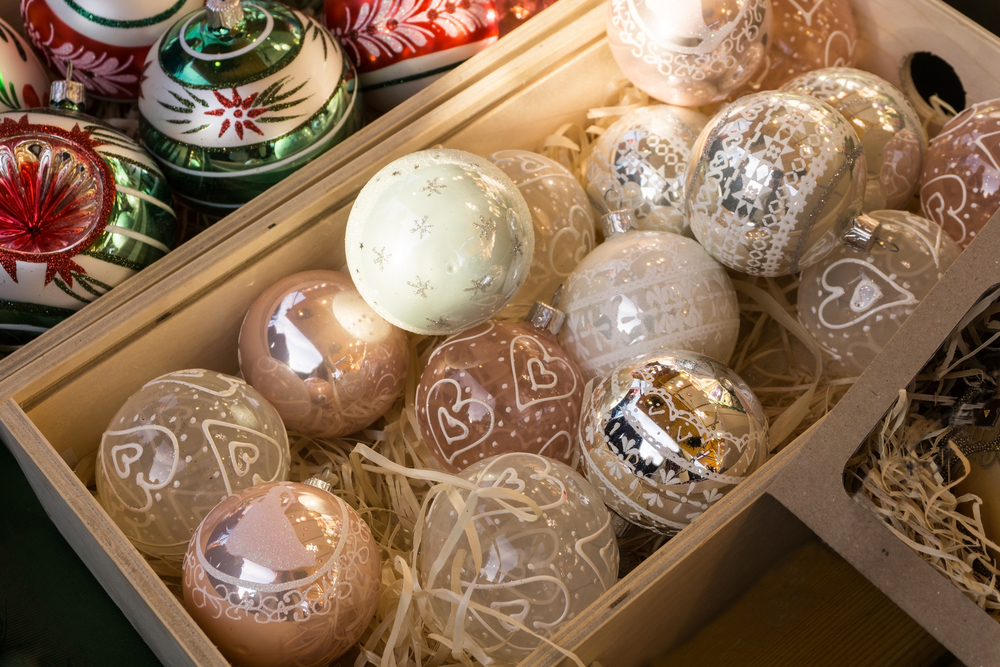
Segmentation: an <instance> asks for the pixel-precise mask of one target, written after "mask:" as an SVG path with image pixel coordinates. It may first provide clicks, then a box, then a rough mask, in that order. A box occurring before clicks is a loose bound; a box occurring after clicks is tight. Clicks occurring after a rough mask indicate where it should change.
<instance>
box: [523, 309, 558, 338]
mask: <svg viewBox="0 0 1000 667" xmlns="http://www.w3.org/2000/svg"><path fill="white" fill-rule="evenodd" d="M524 321H525V322H531V324H533V325H534V326H535V327H537V328H539V329H546V330H548V331H550V332H551V333H552V335H553V336H556V335H558V334H559V331H560V330H561V329H562V326H563V322H565V321H566V313H564V312H563V311H561V310H559V309H558V308H556V307H555V306H550V305H549V304H547V303H543V302H541V301H536V302H535V303H534V305H532V306H531V310H529V311H528V315H527V317H525V318H524Z"/></svg>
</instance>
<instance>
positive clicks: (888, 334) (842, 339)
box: [798, 211, 962, 377]
mask: <svg viewBox="0 0 1000 667" xmlns="http://www.w3.org/2000/svg"><path fill="white" fill-rule="evenodd" d="M870 215H871V217H872V218H875V219H877V220H878V221H879V222H881V223H882V224H881V227H880V228H879V237H880V238H881V239H882V240H883V242H887V243H891V244H894V245H895V246H896V247H897V248H898V251H895V252H893V251H891V250H889V249H887V248H885V247H883V246H882V245H880V244H876V245H875V246H873V247H872V250H871V252H869V253H868V254H866V255H862V254H860V253H858V252H855V251H854V250H851V249H849V248H847V247H840V248H837V249H836V250H834V251H833V252H831V253H830V254H829V255H827V256H826V257H825V258H824V259H823V260H822V261H821V262H819V263H817V264H814V265H812V266H810V267H809V268H807V269H806V270H805V271H803V272H802V275H801V276H800V279H799V280H800V281H799V295H798V311H799V320H800V321H801V322H802V324H803V325H804V326H805V328H806V329H807V330H808V331H809V333H810V334H812V335H813V337H814V338H815V339H816V340H817V341H818V342H819V344H820V345H821V346H822V347H823V349H824V350H825V351H826V352H827V353H828V358H827V359H826V361H825V363H824V369H825V372H826V373H828V374H830V375H833V376H839V377H854V376H858V375H861V373H863V372H864V370H865V368H867V367H868V364H870V363H871V362H872V360H874V359H875V357H876V356H877V355H878V353H879V352H880V351H881V350H882V348H883V347H885V345H886V343H888V342H889V339H890V338H892V336H893V335H894V334H895V333H896V331H898V330H899V328H900V327H901V326H903V322H905V321H906V318H907V317H909V316H910V314H911V313H912V312H913V309H914V308H916V307H917V306H918V305H919V304H920V302H921V301H922V300H923V298H924V297H925V296H927V293H928V292H930V291H931V289H932V288H933V287H934V285H936V284H937V282H938V280H940V279H941V276H943V275H944V273H945V271H947V270H948V267H950V266H951V265H952V264H953V263H954V261H955V260H956V259H958V256H959V254H961V252H962V249H961V247H960V246H959V245H958V244H957V243H956V242H955V241H954V240H953V239H952V238H951V237H950V236H948V235H947V234H946V233H945V232H944V231H943V230H942V228H941V226H940V225H937V224H935V223H933V222H931V221H930V220H927V219H926V218H921V217H920V216H917V215H913V214H911V213H906V212H904V211H873V212H872V213H871V214H870ZM890 247H891V246H890Z"/></svg>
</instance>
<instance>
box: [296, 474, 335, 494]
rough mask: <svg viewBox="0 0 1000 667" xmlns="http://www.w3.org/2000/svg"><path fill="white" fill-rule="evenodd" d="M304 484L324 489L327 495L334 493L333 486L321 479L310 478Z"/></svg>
mask: <svg viewBox="0 0 1000 667" xmlns="http://www.w3.org/2000/svg"><path fill="white" fill-rule="evenodd" d="M302 483H303V484H306V485H308V486H315V487H316V488H317V489H323V490H324V491H326V492H327V493H333V484H330V482H328V481H326V480H324V479H320V478H319V477H310V478H309V479H307V480H306V481H304V482H302Z"/></svg>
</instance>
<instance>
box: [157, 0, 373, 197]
mask: <svg viewBox="0 0 1000 667" xmlns="http://www.w3.org/2000/svg"><path fill="white" fill-rule="evenodd" d="M356 86H357V81H356V74H355V72H354V67H353V66H352V65H351V63H350V62H349V61H348V60H347V58H346V56H345V55H344V54H343V52H342V51H341V49H340V46H339V45H338V44H337V40H335V39H334V38H333V36H332V35H330V33H329V32H328V31H327V30H326V29H325V28H323V26H322V25H320V24H319V23H318V22H316V21H315V20H313V19H311V18H309V17H308V16H306V15H305V14H303V13H301V12H297V11H294V10H292V9H290V8H288V7H285V6H284V5H282V4H280V3H277V2H269V1H268V0H254V1H253V2H249V1H248V2H246V3H245V4H243V5H241V4H240V2H239V0H211V2H210V3H209V6H208V7H207V8H206V9H203V10H198V11H196V12H194V13H192V14H189V15H188V16H186V17H184V18H183V19H181V20H180V21H178V22H177V23H175V24H174V25H173V27H171V28H170V29H169V30H168V31H167V32H166V33H165V34H164V35H163V36H162V37H160V39H159V40H157V42H156V44H154V46H153V48H152V50H151V51H150V53H149V57H148V58H147V59H146V66H145V70H144V78H143V81H142V96H141V97H140V99H139V113H140V125H139V130H140V133H141V135H142V141H143V144H144V145H145V146H146V147H147V148H148V149H149V150H150V152H151V153H153V155H154V156H156V158H157V159H158V160H159V161H160V162H161V163H162V164H163V167H164V170H165V172H166V174H167V178H169V179H170V184H171V186H172V187H173V188H174V190H175V191H176V193H177V194H178V195H179V196H181V197H183V198H184V199H185V200H187V201H188V202H190V203H191V204H192V205H193V206H195V207H196V208H200V209H203V210H206V211H210V212H214V213H219V214H223V213H227V212H229V211H231V210H233V209H235V208H238V207H239V206H241V205H242V204H245V203H246V202H248V201H250V200H251V199H253V198H254V197H256V196H257V195H259V194H260V193H262V192H263V191H264V190H266V189H268V188H269V187H271V186H272V185H274V184H275V183H277V182H279V181H281V180H282V179H283V178H285V177H287V176H288V175H289V174H291V173H293V172H294V171H296V170H297V169H299V168H301V167H302V166H303V165H305V164H307V163H308V162H309V161H311V160H313V159H314V158H316V157H317V156H318V155H320V154H322V153H323V152H324V151H326V150H328V149H329V148H331V147H332V146H334V145H336V144H338V143H339V142H341V141H343V140H344V139H345V138H346V137H347V136H349V135H350V134H352V133H353V132H354V131H355V130H357V129H358V128H360V127H361V101H360V99H359V96H358V91H357V90H356Z"/></svg>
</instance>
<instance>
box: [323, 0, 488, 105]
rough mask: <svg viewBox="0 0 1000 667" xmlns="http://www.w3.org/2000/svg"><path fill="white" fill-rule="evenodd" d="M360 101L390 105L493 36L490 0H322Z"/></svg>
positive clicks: (326, 21) (396, 102)
mask: <svg viewBox="0 0 1000 667" xmlns="http://www.w3.org/2000/svg"><path fill="white" fill-rule="evenodd" d="M323 20H324V22H325V23H326V26H327V27H328V28H329V29H330V31H331V32H333V34H334V35H336V37H337V39H338V40H339V41H340V43H341V44H343V46H344V51H345V52H346V53H347V55H348V56H349V57H350V58H351V60H352V61H353V62H354V65H355V66H356V67H357V68H358V73H359V74H360V76H359V82H360V84H361V90H362V92H363V94H364V97H365V102H367V103H368V104H371V105H372V106H374V107H375V108H377V109H382V110H386V109H389V108H392V107H394V106H396V105H397V104H399V103H400V102H402V101H403V100H405V99H406V98H407V97H409V96H411V95H413V94H415V93H416V92H417V91H419V90H420V89H422V88H424V87H425V86H427V85H428V84H430V83H431V82H432V81H434V79H436V78H437V77H439V76H441V75H443V74H444V73H445V72H446V71H448V70H450V69H453V68H454V67H457V66H458V65H459V64H461V63H462V62H463V61H465V60H468V59H469V58H471V57H472V56H473V55H475V54H476V53H478V52H479V51H482V50H483V49H485V48H486V47H487V46H489V45H490V44H492V43H493V42H495V41H496V40H497V36H498V35H499V28H498V20H499V17H498V14H497V8H496V5H495V3H494V0H458V1H457V2H454V1H452V0H326V4H325V8H324V14H323Z"/></svg>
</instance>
